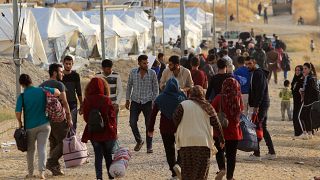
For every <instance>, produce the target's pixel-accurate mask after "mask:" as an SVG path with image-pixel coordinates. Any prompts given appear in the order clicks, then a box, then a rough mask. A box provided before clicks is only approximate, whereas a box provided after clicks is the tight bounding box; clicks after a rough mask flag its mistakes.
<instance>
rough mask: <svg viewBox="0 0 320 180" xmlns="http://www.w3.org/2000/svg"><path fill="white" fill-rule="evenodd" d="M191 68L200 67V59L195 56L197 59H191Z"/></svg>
mask: <svg viewBox="0 0 320 180" xmlns="http://www.w3.org/2000/svg"><path fill="white" fill-rule="evenodd" d="M190 63H191V66H192V67H197V68H198V67H199V66H200V59H199V58H198V57H197V56H195V57H193V58H191V62H190Z"/></svg>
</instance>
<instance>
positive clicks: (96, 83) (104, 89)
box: [85, 77, 110, 98]
mask: <svg viewBox="0 0 320 180" xmlns="http://www.w3.org/2000/svg"><path fill="white" fill-rule="evenodd" d="M90 95H106V96H110V88H109V84H108V82H107V81H106V80H104V79H103V78H98V77H94V78H92V79H91V80H90V82H89V83H88V84H87V86H86V88H85V97H86V98H87V97H88V96H90Z"/></svg>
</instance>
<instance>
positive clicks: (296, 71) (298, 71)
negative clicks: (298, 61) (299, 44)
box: [294, 65, 303, 76]
mask: <svg viewBox="0 0 320 180" xmlns="http://www.w3.org/2000/svg"><path fill="white" fill-rule="evenodd" d="M302 71H303V66H302V65H298V66H296V68H294V74H295V75H296V76H300V75H302Z"/></svg>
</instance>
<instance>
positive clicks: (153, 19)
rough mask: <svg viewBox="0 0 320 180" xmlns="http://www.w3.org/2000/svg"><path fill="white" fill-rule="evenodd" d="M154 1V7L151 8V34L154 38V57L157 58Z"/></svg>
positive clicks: (152, 40)
mask: <svg viewBox="0 0 320 180" xmlns="http://www.w3.org/2000/svg"><path fill="white" fill-rule="evenodd" d="M154 1H155V0H152V2H151V3H152V7H151V31H152V32H151V33H152V36H151V42H152V55H154V56H155V54H156V37H155V33H154V31H155V27H154V22H155V17H154Z"/></svg>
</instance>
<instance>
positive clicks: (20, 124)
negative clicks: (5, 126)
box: [19, 121, 22, 129]
mask: <svg viewBox="0 0 320 180" xmlns="http://www.w3.org/2000/svg"><path fill="white" fill-rule="evenodd" d="M20 128H22V122H21V121H20V122H19V129H20Z"/></svg>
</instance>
